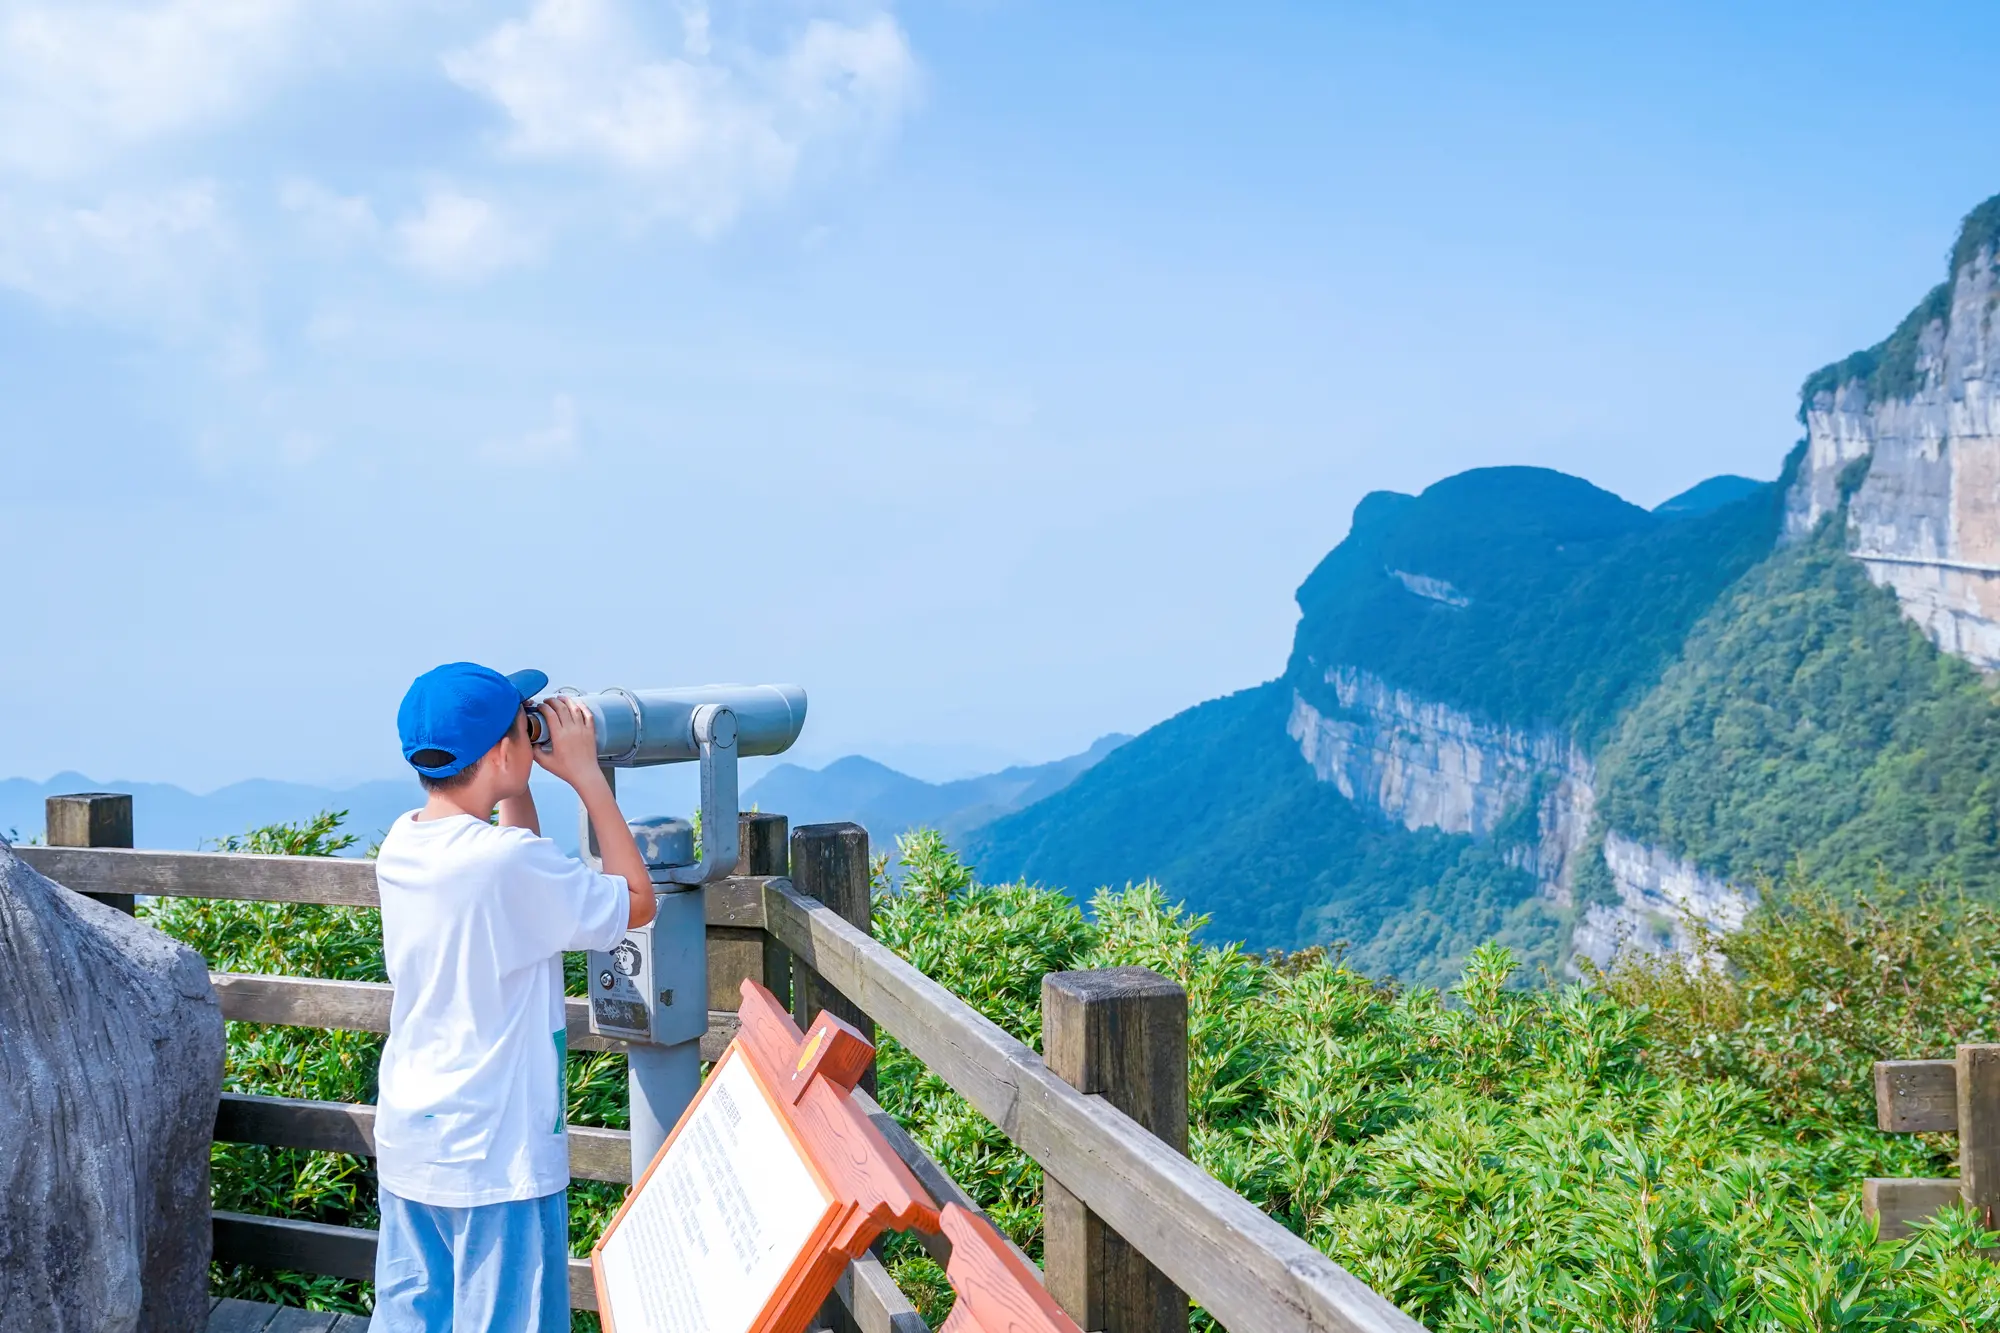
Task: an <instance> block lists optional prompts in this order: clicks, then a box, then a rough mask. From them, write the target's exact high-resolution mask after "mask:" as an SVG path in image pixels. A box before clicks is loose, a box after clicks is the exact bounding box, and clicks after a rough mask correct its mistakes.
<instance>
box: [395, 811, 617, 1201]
mask: <svg viewBox="0 0 2000 1333" xmlns="http://www.w3.org/2000/svg"><path fill="white" fill-rule="evenodd" d="M375 879H376V882H377V883H378V884H379V885H380V886H381V890H382V953H383V956H384V958H385V960H386V961H387V963H388V968H389V980H390V982H391V983H393V984H394V985H395V987H396V999H395V1003H394V1006H393V1007H392V1008H391V1009H390V1011H389V1041H388V1044H387V1046H385V1047H384V1048H383V1051H382V1074H381V1091H380V1093H379V1094H378V1096H377V1099H376V1109H375V1153H376V1163H375V1165H376V1172H377V1176H378V1178H379V1179H380V1181H381V1184H382V1188H384V1189H386V1190H388V1191H389V1192H390V1193H392V1194H395V1195H397V1196H399V1197H401V1198H404V1199H408V1200H410V1201H411V1202H413V1203H423V1204H430V1205H433V1206H435V1207H442V1208H471V1207H476V1206H478V1205H480V1204H487V1203H504V1202H507V1201H509V1200H514V1199H538V1198H541V1197H542V1196H543V1195H547V1194H553V1193H555V1192H556V1191H557V1190H559V1189H563V1188H565V1187H566V1186H568V1184H569V1138H568V1135H567V1134H566V1133H565V1132H564V1128H563V1104H564V1095H563V1094H564V1056H565V1055H566V1054H567V1052H568V1041H567V1038H566V1033H565V1024H564V1022H563V971H562V954H563V951H564V950H566V949H609V948H611V947H612V946H614V945H616V944H617V943H618V941H619V940H620V939H621V938H622V937H623V936H624V933H625V921H626V912H627V906H626V904H627V902H628V899H627V895H626V890H625V881H624V879H623V878H621V877H619V876H617V875H603V874H599V873H598V872H597V871H594V870H592V869H591V868H590V867H589V866H586V865H585V864H583V863H582V862H581V861H578V860H575V859H574V858H572V857H568V856H565V855H563V854H562V853H561V852H560V851H558V850H556V845H555V844H554V843H553V842H550V841H549V840H548V839H547V838H543V837H537V836H536V835H535V834H533V833H530V832H528V831H527V830H526V829H522V828H496V827H494V826H493V825H491V824H488V823H486V822H485V821H484V820H481V819H475V818H473V817H472V816H471V815H454V816H452V817H450V818H448V819H426V820H421V821H420V820H417V819H416V818H414V817H413V816H412V815H404V816H403V817H402V818H401V819H398V820H397V821H396V822H395V824H394V826H392V827H391V828H390V830H389V833H388V836H387V837H385V838H383V839H382V850H381V853H380V855H379V856H378V857H377V858H376V861H375Z"/></svg>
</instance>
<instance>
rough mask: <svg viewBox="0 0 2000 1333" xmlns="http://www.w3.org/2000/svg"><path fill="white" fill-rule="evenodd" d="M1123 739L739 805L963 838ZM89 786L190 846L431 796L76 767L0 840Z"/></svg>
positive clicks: (851, 779) (562, 837)
mask: <svg viewBox="0 0 2000 1333" xmlns="http://www.w3.org/2000/svg"><path fill="white" fill-rule="evenodd" d="M1126 739H1127V737H1124V736H1118V735H1112V736H1106V737H1104V738H1103V739H1101V740H1099V741H1098V742H1097V743H1096V744H1094V745H1092V746H1091V747H1090V748H1089V749H1088V750H1086V751H1084V752H1083V753H1082V754H1075V755H1071V756H1069V757H1068V758H1067V759H1058V760H1056V761H1054V762H1053V763H1047V764H1031V765H1023V766H1020V767H1016V768H1009V769H1004V770H1002V771H1001V772H998V773H988V774H985V775H983V776H981V777H976V778H962V779H960V780H958V781H956V782H925V781H923V780H921V779H919V778H913V777H910V776H909V775H908V774H905V773H899V772H897V771H896V770H895V769H893V768H889V767H887V766H885V765H883V764H878V763H876V762H875V761H874V760H872V759H864V758H862V757H861V756H860V755H850V756H849V757H847V758H845V759H840V760H836V761H835V762H833V763H831V764H828V765H827V766H826V767H825V768H822V769H818V770H813V769H808V768H800V767H799V766H798V765H796V764H780V765H778V766H777V767H776V768H774V769H772V770H771V771H770V772H768V773H766V774H765V775H764V776H763V777H762V778H761V779H759V780H757V781H755V782H753V783H751V784H750V787H749V789H748V790H747V791H745V792H744V794H743V807H744V808H745V809H749V808H750V807H751V806H753V805H754V806H756V807H758V808H760V809H764V810H770V811H774V812H776V813H778V814H783V815H787V816H789V817H790V819H791V821H792V823H793V824H794V825H798V824H815V823H824V822H827V821H831V820H841V819H851V820H853V821H854V822H855V823H857V824H860V825H862V826H863V827H865V828H867V830H868V832H869V834H870V835H871V837H872V838H873V839H874V842H875V844H876V845H877V846H878V847H882V848H885V849H886V848H891V847H893V846H894V845H895V838H896V835H897V834H899V833H903V832H907V831H908V830H910V829H912V828H915V827H917V826H918V825H930V826H932V827H934V828H940V829H943V830H944V831H945V832H947V833H951V834H953V835H956V834H960V833H964V832H966V831H968V830H971V829H974V828H977V827H979V826H980V825H982V824H985V823H987V822H989V821H991V820H993V819H997V818H999V817H1000V816H1001V815H1004V814H1006V813H1008V812H1009V811H1012V810H1018V809H1020V808H1021V807H1022V806H1024V805H1028V804H1031V803H1033V802H1035V801H1039V800H1041V799H1042V798H1043V797H1044V796H1048V795H1050V794H1052V793H1054V792H1057V791H1060V790H1062V788H1064V787H1066V786H1068V785H1069V783H1071V782H1072V781H1074V780H1075V779H1076V776H1077V775H1078V774H1079V773H1082V772H1083V771H1084V770H1085V769H1087V768H1089V767H1090V766H1091V765H1093V764H1095V763H1096V762H1097V761H1098V760H1099V759H1102V758H1103V757H1104V756H1105V755H1107V754H1109V753H1110V752H1111V751H1112V750H1113V749H1115V748H1117V747H1118V746H1119V745H1120V744H1121V743H1123V742H1124V741H1125V740H1126ZM684 767H690V768H691V766H684ZM88 791H116V792H127V793H130V795H131V797H132V825H133V830H132V841H133V842H134V844H136V845H137V846H140V847H155V848H165V849H168V850H183V851H192V850H194V849H197V848H200V847H203V846H212V845H213V844H215V843H216V842H218V841H220V840H221V839H223V838H226V837H228V836H229V835H230V834H232V833H244V832H247V831H248V830H250V829H253V828H257V827H260V826H262V825H265V824H281V823H295V822H297V821H299V820H304V819H310V818H312V817H313V816H314V815H317V814H318V813H319V812H320V811H322V810H345V811H347V819H346V821H345V823H344V825H343V827H344V828H345V829H346V830H347V831H349V832H351V833H353V834H354V835H355V836H356V837H357V838H359V840H360V841H359V843H358V844H357V845H356V847H355V849H354V850H355V851H356V852H359V851H361V850H362V849H363V848H365V847H367V846H368V844H370V843H372V842H374V841H376V840H377V839H379V838H380V837H381V836H382V834H383V832H384V831H386V830H387V829H388V827H389V825H390V824H392V823H394V822H395V820H396V817H397V816H398V815H400V814H402V813H403V812H404V811H406V810H413V809H415V808H416V807H417V806H419V805H422V804H423V802H424V794H423V789H422V788H421V787H419V786H418V785H417V783H416V781H415V780H414V779H412V780H409V781H381V782H364V783H362V784H360V785H359V786H355V787H344V788H334V787H315V786H312V785H309V784H306V783H299V782H274V781H270V780H268V779H264V778H252V779H250V780H248V781H245V782H236V783H231V784H230V785H229V786H227V787H221V788H218V789H217V790H215V791H212V792H205V793H201V794H197V793H195V792H191V791H188V790H186V789H184V788H181V787H176V786H174V785H172V784H171V783H165V782H126V781H124V780H122V779H114V780H111V781H99V780H98V779H96V778H89V777H85V776H84V775H83V774H81V773H58V774H56V775H55V776H54V777H52V778H50V779H49V780H48V781H47V782H34V781H31V780H30V779H27V778H6V779H0V837H9V838H18V839H19V840H22V841H26V840H28V839H30V838H38V837H41V836H42V834H43V809H44V807H43V802H44V801H45V800H46V799H47V798H48V797H50V796H60V795H66V794H68V793H72V792H88ZM619 795H620V799H621V800H623V801H624V802H625V805H626V808H627V810H628V812H630V813H632V814H633V815H639V814H647V813H655V812H657V810H677V811H681V812H683V813H691V812H692V810H693V801H692V800H691V799H688V797H689V796H690V794H689V793H682V792H680V791H679V790H678V789H677V788H675V789H672V790H668V788H667V782H666V781H665V780H663V779H662V778H661V777H660V775H659V772H658V771H657V770H644V772H643V775H641V774H626V775H622V779H621V781H620V783H619ZM535 797H536V801H537V803H538V804H539V805H540V806H541V813H542V830H543V832H545V833H547V834H548V835H549V836H550V837H551V838H554V839H555V840H556V842H557V843H558V844H559V845H561V846H562V847H564V848H565V849H567V850H574V848H575V846H576V819H577V815H576V802H575V800H574V798H573V797H571V796H570V794H569V792H568V790H567V789H566V788H564V787H563V786H562V784H560V783H558V782H555V781H553V780H544V781H538V782H537V783H536V788H535ZM656 808H657V809H656Z"/></svg>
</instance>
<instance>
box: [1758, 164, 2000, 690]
mask: <svg viewBox="0 0 2000 1333" xmlns="http://www.w3.org/2000/svg"><path fill="white" fill-rule="evenodd" d="M1996 203H2000V201H1989V202H1988V203H1987V204H1985V205H1982V206H1981V208H1979V209H1977V210H1975V211H1974V212H1973V214H1972V215H1971V216H1970V217H1968V218H1967V219H1966V224H1965V229H1964V231H1963V232H1962V233H1961V236H1960V239H1959V244H1958V246H1957V248H1956V249H1955V250H1954V252H1953V257H1952V263H1953V271H1952V273H1951V275H1950V278H1949V280H1948V281H1947V282H1946V283H1945V284H1944V285H1942V286H1940V287H1938V288H1937V289H1936V290H1935V291H1933V292H1932V293H1931V294H1930V295H1929V296H1928V297H1926V298H1925V299H1924V301H1923V302H1922V303H1921V304H1920V305H1918V307H1917V308H1916V309H1915V310H1913V311H1912V312H1911V313H1910V315H1909V317H1908V318H1906V319H1905V320H1904V321H1903V324H1902V326H1901V327H1899V328H1898V329H1897V330H1896V332H1895V333H1894V334H1893V335H1892V336H1891V337H1890V338H1889V339H1887V340H1886V341H1884V342H1883V343H1881V344H1879V345H1877V346H1876V347H1873V348H1869V349H1868V350H1867V351H1865V352H1858V353H1856V354H1855V355H1854V356H1852V357H1849V358H1848V359H1847V360H1845V361H1842V362H1840V363H1838V364H1836V365H1833V366H1829V367H1827V368H1826V369H1824V370H1822V371H1820V372H1818V373H1817V374H1815V375H1814V376H1813V377H1812V378H1811V379H1809V380H1807V381H1806V385H1805V388H1804V390H1803V391H1802V393H1801V399H1802V401H1801V404H1800V415H1801V416H1802V418H1803V419H1804V422H1805V426H1806V450H1805V456H1804V458H1803V460H1802V461H1801V465H1800V467H1799V470H1798V475H1797V477H1796V479H1795V480H1794V481H1793V484H1792V486H1791V488H1790V490H1789V491H1788V492H1787V494H1786V498H1785V501H1786V502H1785V531H1786V535H1787V537H1789V538H1797V537H1799V536H1802V535H1804V534H1805V533H1808V532H1810V531H1812V530H1813V529H1814V528H1815V527H1816V526H1817V525H1818V524H1819V523H1820V521H1821V520H1822V519H1824V518H1825V517H1826V516H1827V515H1829V514H1833V513H1835V512H1836V511H1837V510H1838V509H1839V508H1840V504H1841V501H1842V498H1843V492H1845V498H1846V500H1847V517H1846V523H1847V547H1848V551H1849V553H1850V554H1851V555H1853V556H1854V558H1855V559H1857V560H1859V561H1861V562H1862V563H1863V564H1864V565H1865V566H1866V568H1867V570H1868V574H1869V577H1870V578H1872V579H1873V580H1874V581H1875V582H1876V583H1877V584H1878V585H1881V586H1885V587H1888V588H1890V589H1892V590H1893V591H1894V592H1895V594H1896V597H1897V599H1898V601H1899V602H1901V604H1902V607H1903V611H1904V614H1906V615H1907V616H1909V617H1910V619H1911V620H1913V621H1914V622H1916V624H1917V625H1919V626H1920V627H1922V629H1923V631H1924V633H1925V634H1926V635H1928V636H1929V637H1930V639H1931V641H1932V642H1933V643H1935V644H1936V645H1937V646H1938V647H1939V648H1941V649H1943V650H1944V651H1946V652H1949V653H1955V654H1957V655H1958V656H1960V657H1963V658H1965V659H1966V660H1967V661H1969V662H1972V663H1973V664H1975V665H1976V666H1978V667H1980V668H1981V669H1982V670H1986V671H1992V670H1995V669H1996V668H2000V332H1996V330H1995V328H1994V308H1995V306H1996V304H2000V273H1996V270H1995V260H1996V254H1995V246H1994V242H1993V239H1992V236H1991V233H1992V232H1993V231H1994V230H1995V227H1996V225H2000V209H1996ZM1989 214H1993V215H1995V216H1987V215H1989Z"/></svg>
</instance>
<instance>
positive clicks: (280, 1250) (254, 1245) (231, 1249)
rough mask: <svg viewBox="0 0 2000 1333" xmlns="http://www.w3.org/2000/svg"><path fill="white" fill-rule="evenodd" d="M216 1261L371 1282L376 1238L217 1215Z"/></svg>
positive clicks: (319, 1226)
mask: <svg viewBox="0 0 2000 1333" xmlns="http://www.w3.org/2000/svg"><path fill="white" fill-rule="evenodd" d="M214 1229H215V1261H216V1262H217V1263H219V1264H251V1265H254V1266H255V1267H258V1268H290V1269H294V1270H296V1271H298V1272H301V1273H324V1274H326V1275H328V1276H330V1277H344V1278H350V1279H353V1280H354V1281H358V1282H370V1281H373V1280H374V1278H375V1233H374V1232H372V1231H361V1230H357V1229H356V1228H354V1227H334V1226H326V1225H324V1224H322V1223H319V1222H299V1221H295V1220H293V1219H291V1218H285V1217H253V1216H251V1215H250V1214H248V1213H226V1212H217V1213H216V1214H215V1218H214Z"/></svg>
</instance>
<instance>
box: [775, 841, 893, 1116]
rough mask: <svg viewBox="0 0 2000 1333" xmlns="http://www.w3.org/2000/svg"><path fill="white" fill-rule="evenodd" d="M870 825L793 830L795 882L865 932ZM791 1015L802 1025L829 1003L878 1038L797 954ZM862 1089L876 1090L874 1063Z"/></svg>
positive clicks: (871, 928)
mask: <svg viewBox="0 0 2000 1333" xmlns="http://www.w3.org/2000/svg"><path fill="white" fill-rule="evenodd" d="M869 869H870V867H869V865H868V830H867V829H865V828H862V827H861V825H859V824H807V825H804V826H803V827H801V828H797V829H794V830H793V831H792V887H793V888H795V889H797V890H798V891H799V892H800V893H802V894H804V895H805V896H806V897H808V898H817V899H819V900H820V901H821V902H823V903H825V904H826V905H827V906H828V907H831V908H832V909H833V910H834V911H835V912H837V913H839V914H840V915H841V916H842V917H844V918H846V920H847V922H848V924H849V925H851V926H853V927H854V928H855V929H856V930H858V931H860V932H861V933H862V934H864V935H873V934H874V933H875V913H874V908H873V905H872V904H871V902H870V900H869V890H868V881H869ZM793 961H794V964H795V966H794V967H793V968H792V1017H794V1018H796V1019H797V1020H798V1024H799V1026H800V1027H802V1028H803V1027H808V1026H810V1025H811V1023H812V1020H813V1015H815V1014H817V1013H818V1012H819V1011H820V1010H822V1009H824V1010H826V1011H827V1012H828V1013H831V1014H832V1015H833V1016H834V1017H835V1018H842V1019H845V1020H847V1021H848V1022H850V1023H852V1024H854V1026H855V1027H857V1028H860V1029H861V1035H862V1036H864V1037H866V1038H868V1040H869V1041H871V1042H872V1041H874V1040H875V1022H874V1020H873V1019H871V1018H869V1017H868V1015H866V1014H864V1013H862V1012H861V1010H860V1009H858V1008H856V1007H855V1006H854V1005H853V1004H852V1003H850V1002H849V1001H848V999H847V997H846V996H844V995H842V994H841V993H840V992H839V991H837V990H835V989H834V988H833V987H831V986H829V985H827V984H826V982H824V981H822V980H821V979H820V977H819V974H818V973H816V972H814V971H813V970H812V969H811V968H809V967H807V966H806V965H805V964H804V963H803V962H802V961H799V960H796V959H795V960H793ZM860 1086H861V1089H862V1091H864V1092H866V1093H867V1094H868V1095H869V1096H870V1097H873V1096H874V1095H875V1066H874V1065H873V1064H870V1065H869V1066H868V1071H867V1072H866V1073H865V1074H863V1075H862V1076H861V1083H860Z"/></svg>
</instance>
